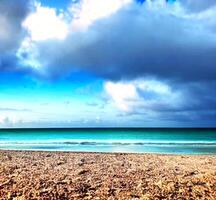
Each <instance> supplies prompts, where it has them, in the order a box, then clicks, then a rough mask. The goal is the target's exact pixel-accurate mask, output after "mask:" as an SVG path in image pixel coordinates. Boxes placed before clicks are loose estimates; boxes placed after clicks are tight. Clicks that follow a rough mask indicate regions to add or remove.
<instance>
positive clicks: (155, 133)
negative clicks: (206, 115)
mask: <svg viewBox="0 0 216 200" xmlns="http://www.w3.org/2000/svg"><path fill="white" fill-rule="evenodd" d="M0 149H4V150H36V151H37V150H42V151H76V152H80V151H82V152H127V153H165V154H215V155H216V129H215V128H42V129H33V128H32V129H0Z"/></svg>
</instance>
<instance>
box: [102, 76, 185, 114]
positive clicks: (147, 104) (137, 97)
mask: <svg viewBox="0 0 216 200" xmlns="http://www.w3.org/2000/svg"><path fill="white" fill-rule="evenodd" d="M104 89H105V92H106V94H107V95H108V97H109V98H110V99H111V101H112V102H113V103H114V105H115V106H116V107H117V108H119V109H120V110H121V111H124V112H133V111H135V112H136V111H141V112H143V111H147V110H148V111H152V112H157V111H158V110H160V109H161V110H163V109H176V108H178V107H179V106H180V105H181V104H182V103H183V97H182V94H181V93H180V92H178V91H173V90H172V89H171V87H170V86H169V85H168V84H166V83H163V82H160V81H156V80H144V79H138V80H134V81H128V82H117V83H114V82H110V81H109V82H106V83H105V84H104Z"/></svg>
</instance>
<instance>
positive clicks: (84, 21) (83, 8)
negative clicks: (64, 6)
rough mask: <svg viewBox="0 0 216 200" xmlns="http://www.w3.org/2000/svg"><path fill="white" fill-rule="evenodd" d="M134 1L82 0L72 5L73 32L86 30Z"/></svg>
mask: <svg viewBox="0 0 216 200" xmlns="http://www.w3.org/2000/svg"><path fill="white" fill-rule="evenodd" d="M130 2H132V0H82V1H81V2H80V3H79V4H72V6H71V8H70V11H71V12H72V14H73V16H74V20H73V22H72V28H73V30H80V29H81V30H82V29H86V28H87V27H88V26H89V25H91V24H92V23H93V22H94V21H96V20H98V19H101V18H104V17H107V16H109V15H111V14H113V13H115V12H117V11H118V10H119V9H121V8H122V7H123V6H125V5H127V4H129V3H130Z"/></svg>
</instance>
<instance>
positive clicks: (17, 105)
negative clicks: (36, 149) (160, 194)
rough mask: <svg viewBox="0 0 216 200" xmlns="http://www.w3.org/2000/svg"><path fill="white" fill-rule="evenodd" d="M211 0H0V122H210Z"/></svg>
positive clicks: (214, 80) (215, 80)
mask: <svg viewBox="0 0 216 200" xmlns="http://www.w3.org/2000/svg"><path fill="white" fill-rule="evenodd" d="M215 13H216V3H215V1H214V0H206V1H203V0H175V1H166V0H145V1H140V0H136V1H135V0H103V1H102V0H76V1H75V0H64V1H54V0H41V1H39V0H27V1H26V0H17V1H16V3H14V2H13V1H12V0H2V1H1V2H0V27H1V30H0V127H89V126H91V127H92V126H93V127H104V126H105V127H110V126H111V127H118V126H121V127H126V126H132V127H136V126H139V127H161V126H162V127H193V126H194V127H197V126H201V127H212V126H215V123H216V92H215V87H216V67H215V64H216V63H215V55H216V50H215V49H216V34H215V33H216V31H215V30H216V23H215V20H214V19H215V17H216V14H215Z"/></svg>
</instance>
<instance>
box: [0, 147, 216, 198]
mask: <svg viewBox="0 0 216 200" xmlns="http://www.w3.org/2000/svg"><path fill="white" fill-rule="evenodd" d="M0 199H16V200H21V199H98V200H99V199H142V200H147V199H216V157H215V156H210V155H208V156H207V155H160V154H126V153H82V152H77V153H75V152H48V151H47V152H46V151H4V150H1V151H0Z"/></svg>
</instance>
